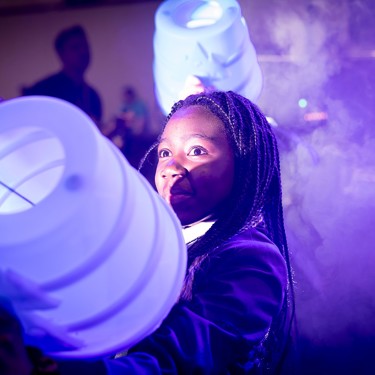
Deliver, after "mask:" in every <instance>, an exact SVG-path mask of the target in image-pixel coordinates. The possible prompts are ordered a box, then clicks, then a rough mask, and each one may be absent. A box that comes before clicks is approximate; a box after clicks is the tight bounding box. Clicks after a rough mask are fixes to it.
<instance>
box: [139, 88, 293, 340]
mask: <svg viewBox="0 0 375 375" xmlns="http://www.w3.org/2000/svg"><path fill="white" fill-rule="evenodd" d="M196 105H199V106H202V107H205V108H207V109H208V110H209V111H211V112H212V113H213V114H214V115H216V116H217V117H218V118H219V119H220V120H221V121H222V123H223V124H224V128H225V132H226V136H227V139H228V141H229V143H230V145H231V147H232V150H233V153H234V163H235V166H234V168H235V172H234V181H233V189H232V192H231V193H230V196H229V198H228V200H227V201H226V202H225V205H224V206H223V207H222V209H221V211H220V212H219V213H218V216H217V218H216V221H215V223H214V224H213V225H212V227H211V228H210V229H209V230H208V231H207V232H206V233H205V234H204V235H203V236H201V237H199V238H198V239H197V240H196V241H195V242H194V243H192V244H190V245H189V249H188V271H187V275H186V279H185V283H184V287H183V290H182V293H181V297H180V298H181V299H185V300H189V299H191V297H192V289H193V281H194V275H195V273H196V271H197V270H198V269H200V268H201V266H202V264H203V263H204V260H205V259H206V258H207V257H208V256H209V255H211V254H213V253H215V251H216V249H217V248H218V247H219V246H220V245H221V244H223V243H224V242H226V241H228V240H229V239H230V238H231V237H233V236H234V235H236V234H238V233H240V232H242V231H244V230H246V229H248V228H250V227H256V226H257V225H262V227H263V228H264V229H265V231H266V233H267V235H268V237H269V238H270V239H271V240H272V241H273V242H274V243H275V244H276V246H277V247H278V249H279V251H280V253H281V254H282V256H283V258H284V259H285V262H286V265H287V270H288V280H289V283H288V284H289V285H288V292H287V297H286V299H285V301H284V306H283V309H282V313H281V314H280V317H279V318H278V321H277V322H276V323H275V325H276V326H278V327H273V328H272V329H271V331H270V334H269V336H272V333H273V336H274V337H273V338H271V337H270V338H269V340H268V341H269V342H271V341H273V342H275V341H277V340H278V339H277V337H276V336H277V335H284V334H285V329H290V322H291V320H292V319H293V315H294V292H293V277H292V269H291V264H290V258H289V251H288V245H287V239H286V234H285V229H284V219H283V208H282V189H281V176H280V161H279V152H278V147H277V142H276V138H275V136H274V134H273V131H272V128H271V126H270V125H269V123H268V121H267V119H266V118H265V116H264V115H263V114H262V112H261V111H260V110H259V108H258V107H257V106H256V105H255V104H253V103H252V102H251V101H249V100H248V99H246V98H244V97H243V96H241V95H239V94H236V93H234V92H232V91H228V92H221V91H207V92H204V93H199V94H194V95H190V96H188V97H187V98H186V99H184V100H180V101H178V102H177V103H176V104H175V105H174V106H173V107H172V110H171V112H170V114H169V115H168V116H167V118H166V121H165V124H164V128H165V126H166V124H167V123H168V121H169V120H170V118H171V117H172V116H173V114H174V113H175V112H176V111H178V110H179V109H181V108H186V107H190V106H196ZM164 128H163V129H164ZM157 145H158V143H156V144H155V145H153V146H152V147H151V149H150V150H149V152H148V153H147V154H146V156H145V157H144V159H143V160H142V162H141V166H142V165H143V163H144V162H145V161H146V160H147V159H148V158H149V157H150V153H151V152H152V151H153V150H155V149H156V148H157ZM288 316H289V319H288V318H287V317H288ZM288 320H289V328H286V325H287V324H288V323H287V321H288Z"/></svg>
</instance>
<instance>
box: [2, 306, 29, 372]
mask: <svg viewBox="0 0 375 375" xmlns="http://www.w3.org/2000/svg"><path fill="white" fill-rule="evenodd" d="M32 371H33V365H32V363H31V360H30V358H29V356H28V353H27V350H26V348H25V346H24V344H23V339H22V329H21V327H20V324H19V322H18V321H17V319H16V318H15V317H14V316H12V314H11V313H9V312H8V311H7V309H6V308H4V307H3V306H2V305H1V304H0V374H2V375H15V374H17V375H30V374H32Z"/></svg>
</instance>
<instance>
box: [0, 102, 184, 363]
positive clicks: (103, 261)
mask: <svg viewBox="0 0 375 375" xmlns="http://www.w3.org/2000/svg"><path fill="white" fill-rule="evenodd" d="M0 124H1V126H0V296H2V297H3V298H6V299H8V300H10V302H11V304H12V305H13V308H14V310H15V312H16V314H17V315H18V316H19V317H20V320H21V322H22V323H23V326H24V329H25V334H26V341H27V343H29V344H31V345H35V346H38V347H40V348H42V349H43V350H44V351H46V352H47V353H49V354H51V355H54V356H56V357H65V358H76V357H80V358H85V357H87V358H89V357H99V356H102V355H107V354H112V353H115V352H116V351H119V350H123V349H126V348H129V347H131V346H132V345H134V344H135V343H137V342H138V341H139V340H140V339H142V338H143V337H145V336H146V335H148V334H150V333H152V332H153V331H154V330H155V329H156V328H157V327H158V326H159V324H160V323H161V321H162V320H163V319H164V317H165V316H166V315H167V314H168V312H169V310H170V309H171V307H172V306H173V304H174V303H175V302H176V300H177V299H178V296H179V293H180V289H181V287H182V283H183V279H184V275H185V269H186V247H185V243H184V239H183V236H182V231H181V227H180V223H179V221H178V219H177V217H176V216H175V214H174V212H173V211H172V210H171V209H170V208H169V207H168V206H167V205H166V204H165V203H164V201H163V200H162V199H161V198H160V197H159V195H158V194H157V193H156V192H155V191H154V190H153V188H152V187H151V185H149V183H148V182H147V181H146V180H145V179H144V177H143V176H142V175H141V174H140V173H138V172H137V171H136V170H135V169H134V168H133V167H132V166H131V165H130V164H129V163H128V162H127V160H126V159H125V158H124V157H123V155H122V154H121V153H120V152H119V151H118V149H117V148H116V147H115V146H114V145H113V144H112V143H111V142H110V141H109V140H108V139H107V138H105V137H104V136H102V135H101V133H100V132H99V130H98V129H97V127H96V125H95V124H94V123H93V122H92V120H91V119H90V118H89V117H88V116H87V115H86V114H85V113H84V112H82V111H81V110H80V109H79V108H77V107H76V106H74V105H73V104H70V103H68V102H66V101H63V100H61V99H56V98H50V97H43V96H31V97H22V98H16V99H11V100H8V101H5V102H3V103H1V104H0Z"/></svg>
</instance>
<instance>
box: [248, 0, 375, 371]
mask: <svg viewBox="0 0 375 375" xmlns="http://www.w3.org/2000/svg"><path fill="white" fill-rule="evenodd" d="M252 3H255V2H252ZM243 6H244V9H243V11H244V16H245V18H246V21H247V23H248V25H249V29H250V34H251V37H252V40H253V43H254V45H255V47H256V49H257V52H258V56H259V61H260V64H261V66H262V70H263V74H264V81H265V83H264V89H263V92H262V97H261V98H260V102H259V105H260V107H261V108H262V109H263V110H264V111H265V112H266V114H268V115H270V116H272V117H273V118H274V119H275V120H276V123H278V127H277V128H276V129H275V130H276V133H277V135H278V138H279V147H280V151H281V159H282V160H281V163H282V174H283V176H282V177H283V185H284V186H283V190H284V206H285V222H286V229H287V235H288V239H289V246H290V251H291V252H292V261H293V264H294V271H295V282H296V303H297V314H298V315H297V317H298V329H299V337H300V351H301V353H300V355H301V357H302V359H301V361H302V364H301V366H302V369H303V370H302V372H297V373H303V374H317V373H319V374H353V373H358V374H370V373H375V365H374V364H372V358H371V353H372V352H373V349H374V347H375V320H374V319H373V316H374V312H375V292H374V290H375V277H374V275H373V273H374V271H373V270H374V269H375V230H374V229H373V227H374V222H375V188H374V187H375V127H374V124H375V114H374V103H375V100H374V99H375V95H374V89H375V81H374V78H373V73H371V71H372V72H374V71H375V70H374V68H375V58H374V57H372V58H371V53H373V52H371V51H374V50H375V46H374V43H375V41H374V39H373V35H375V32H374V31H375V30H374V26H372V21H371V19H372V20H373V19H374V16H375V14H374V9H373V8H374V7H373V4H371V1H352V2H351V1H338V0H336V1H329V2H328V1H323V0H321V1H319V0H315V1H314V0H312V1H286V2H281V1H277V0H268V1H265V2H262V4H259V3H258V2H257V4H253V5H252V6H249V5H247V4H245V3H244V4H243ZM368 28H370V29H371V30H372V33H371V32H369V31H368ZM363 29H366V31H364V30H363ZM371 35H372V37H371ZM371 38H372V39H371ZM270 55H272V56H273V60H272V59H271V58H270ZM275 56H276V57H275ZM300 98H305V99H307V102H308V106H307V107H306V108H303V109H302V108H299V107H298V100H299V99H300ZM309 112H320V113H324V114H325V115H326V116H327V118H326V119H323V121H315V122H314V121H306V120H304V115H306V113H309Z"/></svg>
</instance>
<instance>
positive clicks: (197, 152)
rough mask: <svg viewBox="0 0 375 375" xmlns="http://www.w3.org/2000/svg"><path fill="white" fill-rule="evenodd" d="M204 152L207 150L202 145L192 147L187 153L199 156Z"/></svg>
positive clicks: (204, 153)
mask: <svg viewBox="0 0 375 375" xmlns="http://www.w3.org/2000/svg"><path fill="white" fill-rule="evenodd" d="M206 154H207V150H205V149H204V148H203V147H192V148H191V149H190V151H189V153H188V155H189V156H200V155H206Z"/></svg>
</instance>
